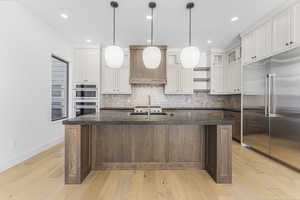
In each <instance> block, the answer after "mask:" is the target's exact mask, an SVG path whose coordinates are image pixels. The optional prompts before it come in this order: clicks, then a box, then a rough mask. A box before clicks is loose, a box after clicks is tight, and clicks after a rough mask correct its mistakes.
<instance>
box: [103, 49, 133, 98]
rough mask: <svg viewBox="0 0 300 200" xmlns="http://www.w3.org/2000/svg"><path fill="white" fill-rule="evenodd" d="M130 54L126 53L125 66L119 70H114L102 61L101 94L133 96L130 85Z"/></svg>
mask: <svg viewBox="0 0 300 200" xmlns="http://www.w3.org/2000/svg"><path fill="white" fill-rule="evenodd" d="M129 59H130V58H129V53H127V52H126V53H125V57H124V64H123V66H122V67H121V68H119V69H112V68H110V67H108V66H107V65H106V63H105V60H104V58H103V59H102V60H103V62H102V68H101V94H131V85H130V83H129Z"/></svg>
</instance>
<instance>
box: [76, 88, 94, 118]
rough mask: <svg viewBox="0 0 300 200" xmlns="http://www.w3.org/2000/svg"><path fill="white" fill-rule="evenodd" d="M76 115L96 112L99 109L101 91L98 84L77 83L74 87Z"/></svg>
mask: <svg viewBox="0 0 300 200" xmlns="http://www.w3.org/2000/svg"><path fill="white" fill-rule="evenodd" d="M73 90H74V91H73V102H74V115H75V116H76V117H78V116H81V115H87V114H93V113H96V112H97V110H98V109H99V91H98V87H97V84H93V83H77V84H75V85H74V88H73Z"/></svg>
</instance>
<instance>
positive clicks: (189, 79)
mask: <svg viewBox="0 0 300 200" xmlns="http://www.w3.org/2000/svg"><path fill="white" fill-rule="evenodd" d="M180 76H181V77H180V89H181V93H182V94H193V92H194V89H193V84H194V80H193V69H181V70H180Z"/></svg>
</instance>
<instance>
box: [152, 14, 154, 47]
mask: <svg viewBox="0 0 300 200" xmlns="http://www.w3.org/2000/svg"><path fill="white" fill-rule="evenodd" d="M151 17H152V19H151V46H153V20H154V19H153V8H151Z"/></svg>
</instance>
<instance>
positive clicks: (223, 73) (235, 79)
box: [208, 46, 241, 95]
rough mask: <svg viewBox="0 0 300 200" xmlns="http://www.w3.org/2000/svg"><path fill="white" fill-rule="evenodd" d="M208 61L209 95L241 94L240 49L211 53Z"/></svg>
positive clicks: (234, 48)
mask: <svg viewBox="0 0 300 200" xmlns="http://www.w3.org/2000/svg"><path fill="white" fill-rule="evenodd" d="M208 55H209V58H208V59H210V63H211V65H210V93H211V94H214V95H217V94H240V93H241V48H240V46H238V47H233V48H231V49H229V50H226V51H223V52H220V51H217V52H216V51H211V52H210V53H209V54H208Z"/></svg>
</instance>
